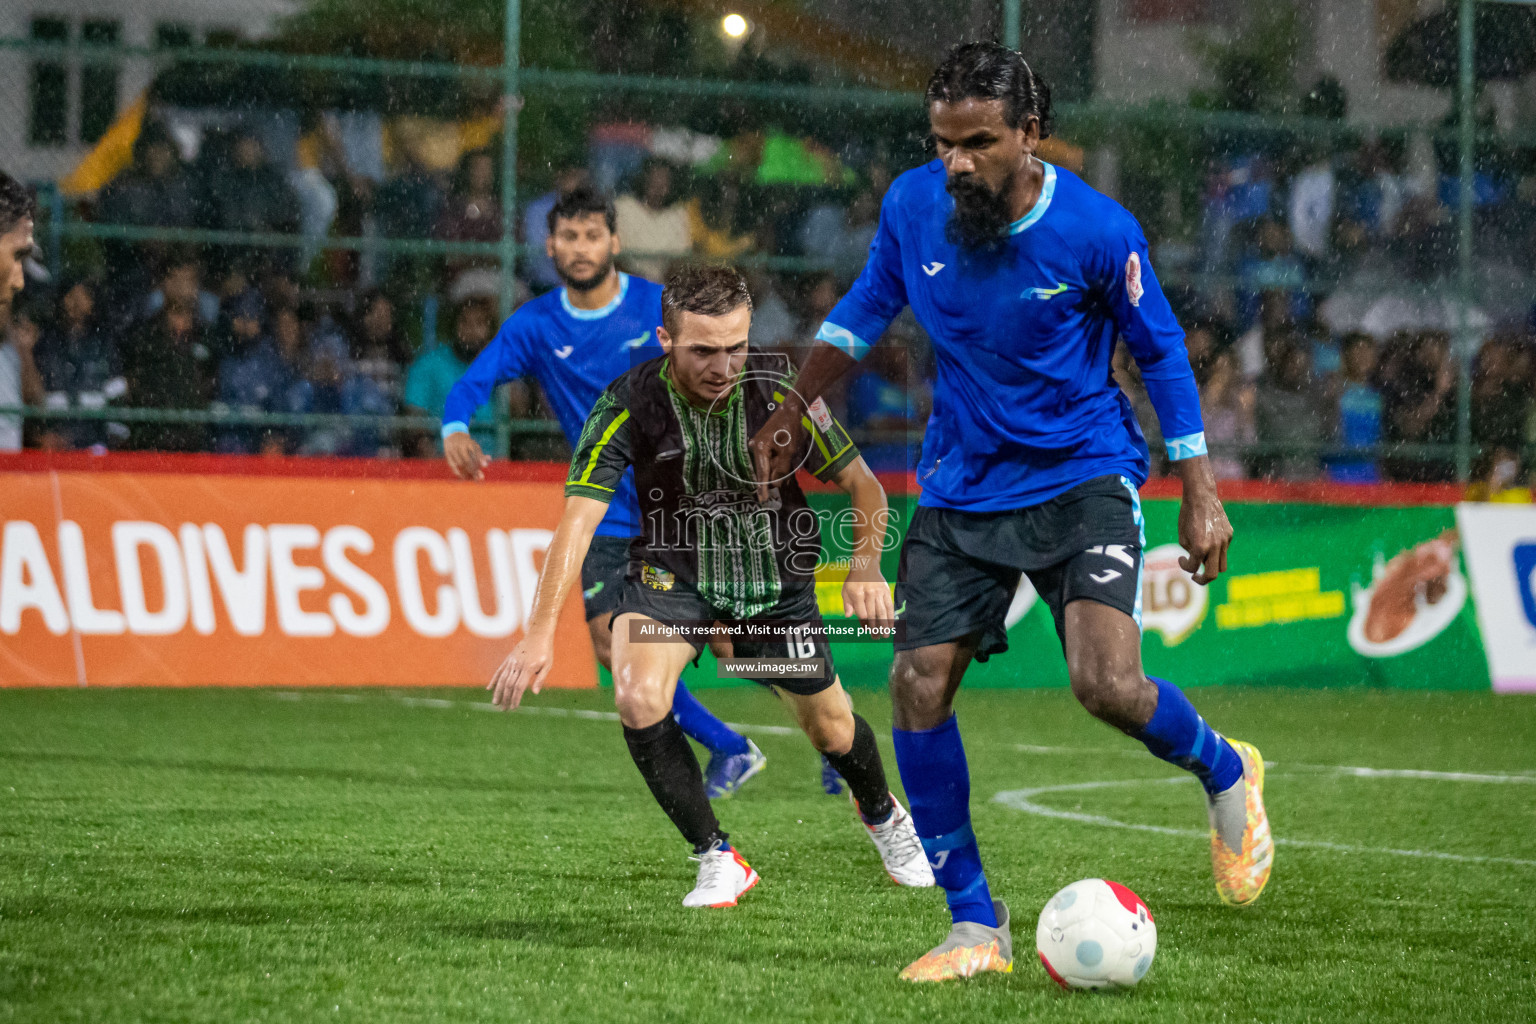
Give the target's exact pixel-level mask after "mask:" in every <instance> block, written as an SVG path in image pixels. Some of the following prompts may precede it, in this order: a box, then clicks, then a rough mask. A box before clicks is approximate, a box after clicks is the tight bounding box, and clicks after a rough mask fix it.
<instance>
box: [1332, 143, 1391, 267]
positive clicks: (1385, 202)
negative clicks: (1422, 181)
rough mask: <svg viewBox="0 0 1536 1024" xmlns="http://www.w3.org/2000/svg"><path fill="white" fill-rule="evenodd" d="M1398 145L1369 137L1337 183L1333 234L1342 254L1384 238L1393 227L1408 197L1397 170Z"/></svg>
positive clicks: (1352, 251) (1366, 246)
mask: <svg viewBox="0 0 1536 1024" xmlns="http://www.w3.org/2000/svg"><path fill="white" fill-rule="evenodd" d="M1401 163H1402V154H1401V147H1400V146H1393V145H1391V144H1390V143H1388V142H1387V141H1385V140H1382V139H1372V140H1370V141H1368V142H1366V143H1365V144H1364V145H1362V146H1361V147H1360V152H1359V153H1357V154H1356V156H1355V160H1354V164H1353V166H1352V167H1351V168H1350V169H1349V173H1348V175H1347V176H1346V178H1345V181H1344V183H1343V185H1342V187H1341V192H1342V195H1341V198H1340V203H1339V217H1338V225H1337V228H1336V235H1337V240H1338V244H1339V247H1340V248H1341V249H1343V251H1344V252H1345V254H1353V253H1358V252H1361V251H1363V250H1365V249H1366V248H1368V247H1369V246H1371V245H1373V244H1377V243H1383V242H1386V241H1387V240H1388V239H1390V238H1391V237H1392V233H1393V231H1394V230H1396V227H1397V217H1398V214H1399V213H1400V212H1401V211H1402V209H1403V203H1404V202H1406V201H1407V199H1408V185H1407V183H1406V182H1405V181H1404V180H1403V176H1402V175H1401V174H1400V173H1398V171H1397V167H1398V166H1401Z"/></svg>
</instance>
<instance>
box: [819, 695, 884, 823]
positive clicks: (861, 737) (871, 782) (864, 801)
mask: <svg viewBox="0 0 1536 1024" xmlns="http://www.w3.org/2000/svg"><path fill="white" fill-rule="evenodd" d="M827 760H828V761H831V762H832V767H833V768H836V769H837V774H839V775H841V776H842V777H843V781H845V782H847V783H848V789H849V791H851V792H852V793H853V799H854V800H855V801H857V802H858V805H859V814H860V815H861V816H862V817H863V818H864V820H865V821H866V822H867V823H869V824H871V825H878V824H880V823H881V822H882V821H884V820H885V819H886V818H889V817H890V816H891V810H892V803H891V787H890V784H889V783H888V782H886V779H885V766H884V765H882V764H881V763H880V747H879V745H878V744H877V743H875V731H874V730H873V729H871V728H870V727H869V723H868V722H866V721H864V719H863V717H862V716H860V715H857V714H855V715H854V716H853V746H851V747H849V748H848V752H847V753H846V754H834V753H831V752H830V751H828V752H827Z"/></svg>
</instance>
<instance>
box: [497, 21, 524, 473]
mask: <svg viewBox="0 0 1536 1024" xmlns="http://www.w3.org/2000/svg"><path fill="white" fill-rule="evenodd" d="M522 18H523V9H522V2H521V0H507V18H506V24H505V26H504V31H503V35H504V38H503V41H502V52H501V76H502V84H501V102H502V124H501V315H502V316H503V317H508V316H511V315H512V307H513V305H514V303H515V302H516V288H517V279H516V277H515V276H514V272H515V270H516V261H517V108H518V106H519V105H520V103H521V100H520V99H519V97H518V94H517V90H518V85H517V72H518V64H519V62H520V60H521V54H520V51H521V47H522V30H523V21H522ZM495 408H496V451H497V454H498V455H500V456H502V457H503V458H506V457H507V456H508V455H510V454H511V451H512V424H511V420H510V416H511V412H510V410H508V408H507V406H506V403H505V402H504V401H498V402H497V403H496V406H495Z"/></svg>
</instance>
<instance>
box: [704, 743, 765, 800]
mask: <svg viewBox="0 0 1536 1024" xmlns="http://www.w3.org/2000/svg"><path fill="white" fill-rule="evenodd" d="M766 767H768V755H766V754H764V753H763V752H762V751H761V750H758V749H757V744H756V743H753V742H752V741H751V740H747V752H746V753H745V754H722V753H720V752H719V751H710V754H709V766H708V767H707V768H705V769H704V792H705V793H706V794H708V796H709V798H710V799H711V800H720V799H723V798H725V797H728V796H730V795H731V794H733V793H735V792H736V791H737V790H738V789H740V788H741V787H742V786H743V785H745V784H746V781H747V780H748V779H750V778H751V777H752V776H754V775H756V774H757V773H758V772H760V771H762V770H763V769H764V768H766Z"/></svg>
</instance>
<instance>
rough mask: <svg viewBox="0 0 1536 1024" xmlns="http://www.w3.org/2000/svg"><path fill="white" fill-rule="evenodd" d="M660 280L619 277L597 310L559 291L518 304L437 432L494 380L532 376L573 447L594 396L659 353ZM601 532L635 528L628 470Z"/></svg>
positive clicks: (619, 533)
mask: <svg viewBox="0 0 1536 1024" xmlns="http://www.w3.org/2000/svg"><path fill="white" fill-rule="evenodd" d="M659 326H661V285H659V284H656V283H655V282H653V281H647V280H644V279H643V278H639V277H631V276H630V275H628V274H620V275H619V294H618V296H617V297H616V298H615V299H614V300H613V301H612V302H610V303H609V304H608V305H606V306H604V307H603V308H602V309H577V308H576V307H575V306H573V305H571V301H570V298H569V297H568V296H567V295H566V291H565V289H564V288H560V289H557V290H555V291H552V292H546V293H545V294H543V295H541V296H539V297H538V298H536V299H532V300H530V301H529V302H525V303H524V304H523V305H522V306H521V307H519V308H518V309H517V311H516V312H514V313H513V314H512V315H511V316H510V317H508V318H507V321H506V323H504V324H502V325H501V330H500V331H498V332H496V337H495V338H494V339H492V341H491V343H490V344H489V345H487V346H486V347H485V350H484V351H483V352H481V353H480V354H479V355H478V356H476V357H475V361H474V362H473V363H472V364H470V367H469V369H468V370H466V371H465V372H464V376H463V377H461V378H459V382H458V383H457V384H455V385H454V386H453V390H452V391H450V392H449V393H448V401H447V404H446V405H445V406H444V409H443V433H444V434H445V435H446V434H450V433H456V432H459V431H463V430H465V429H467V428H466V424H468V423H469V421H470V419H471V417H473V416H474V414H475V410H476V409H478V408H479V407H480V406H481V405H484V404H485V403H486V402H487V401H489V400H490V397H491V392H492V391H494V390H495V389H496V387H497V386H498V385H500V384H503V383H505V382H507V381H509V380H516V379H517V378H519V377H533V378H534V379H535V380H537V381H538V382H539V385H540V386H541V387H542V388H543V389H544V394H545V397H547V398H548V399H549V404H550V407H551V408H553V409H554V411H555V418H556V419H558V420H559V421H560V429H561V430H562V431H563V432H564V433H565V437H566V440H568V441H569V442H570V443H571V447H572V448H575V446H576V442H577V440H578V439H579V438H580V437H581V428H582V427H583V426H584V425H585V424H586V422H587V417H588V415H590V414H591V412H592V406H593V405H594V404H595V403H596V402H597V396H598V395H600V394H602V393H603V389H604V388H606V387H607V386H608V385H609V384H610V383H612V382H613V381H614V380H615V379H616V378H617V377H619V376H621V375H622V374H624V373H626V372H627V371H628V370H629V369H630V368H631V367H633V366H637V365H639V364H640V363H643V362H645V361H646V360H647V359H651V358H653V357H655V356H658V355H660V354H661V343H660V342H659V341H658V340H657V338H656V328H657V327H659ZM597 532H598V534H599V535H601V536H609V537H633V536H634V535H636V534H637V533H639V532H640V516H639V512H638V510H637V508H636V505H635V488H634V476H633V474H632V473H631V474H625V476H624V479H623V480H622V481H621V482H620V484H619V487H618V489H617V490H616V491H615V493H614V496H613V501H612V502H610V503H609V505H608V514H607V515H606V516H604V517H603V521H602V522H601V523H600V524H598V527H597Z"/></svg>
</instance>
